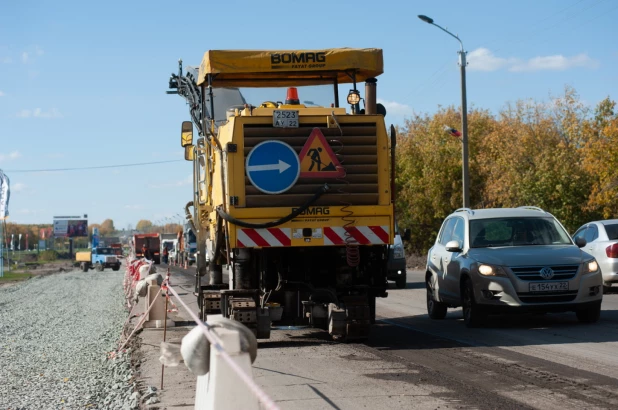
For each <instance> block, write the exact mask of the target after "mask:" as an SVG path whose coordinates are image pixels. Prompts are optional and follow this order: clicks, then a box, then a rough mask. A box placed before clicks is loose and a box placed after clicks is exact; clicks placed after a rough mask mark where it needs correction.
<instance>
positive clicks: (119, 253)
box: [109, 243, 124, 258]
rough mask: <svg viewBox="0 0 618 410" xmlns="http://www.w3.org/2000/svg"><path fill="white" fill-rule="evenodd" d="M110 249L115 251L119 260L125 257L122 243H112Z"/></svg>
mask: <svg viewBox="0 0 618 410" xmlns="http://www.w3.org/2000/svg"><path fill="white" fill-rule="evenodd" d="M109 247H110V248H112V249H113V250H114V253H115V254H116V256H118V257H119V258H122V257H123V256H124V253H123V250H122V244H121V243H112V244H111V245H110V246H109Z"/></svg>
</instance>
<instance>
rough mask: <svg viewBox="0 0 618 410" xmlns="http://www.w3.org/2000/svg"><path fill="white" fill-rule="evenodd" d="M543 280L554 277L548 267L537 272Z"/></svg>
mask: <svg viewBox="0 0 618 410" xmlns="http://www.w3.org/2000/svg"><path fill="white" fill-rule="evenodd" d="M539 272H540V273H541V277H542V278H543V279H551V278H553V277H554V271H553V270H552V268H550V267H549V266H546V267H544V268H543V269H541V270H540V271H539Z"/></svg>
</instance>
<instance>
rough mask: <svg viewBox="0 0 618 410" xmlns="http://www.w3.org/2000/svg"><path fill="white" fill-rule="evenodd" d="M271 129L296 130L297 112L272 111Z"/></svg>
mask: <svg viewBox="0 0 618 410" xmlns="http://www.w3.org/2000/svg"><path fill="white" fill-rule="evenodd" d="M273 127H275V128H298V110H274V111H273Z"/></svg>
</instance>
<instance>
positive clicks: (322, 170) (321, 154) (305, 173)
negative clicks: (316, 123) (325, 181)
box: [298, 128, 345, 178]
mask: <svg viewBox="0 0 618 410" xmlns="http://www.w3.org/2000/svg"><path fill="white" fill-rule="evenodd" d="M298 157H299V159H300V177H301V178H341V177H343V176H344V175H345V170H344V169H343V167H342V166H341V164H340V163H339V160H338V159H337V156H336V155H335V153H334V152H333V149H332V148H331V147H330V145H328V142H327V141H326V138H324V134H322V131H320V129H319V128H314V129H313V131H311V135H309V139H307V142H306V143H305V146H304V147H303V149H302V150H301V151H300V154H299V156H298Z"/></svg>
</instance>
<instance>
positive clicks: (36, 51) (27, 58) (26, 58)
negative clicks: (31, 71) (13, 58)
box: [21, 46, 44, 64]
mask: <svg viewBox="0 0 618 410" xmlns="http://www.w3.org/2000/svg"><path fill="white" fill-rule="evenodd" d="M43 54H44V52H43V50H42V49H41V47H39V46H34V47H33V48H31V51H22V53H21V62H22V63H24V64H28V63H32V62H34V56H37V57H40V56H42V55H43Z"/></svg>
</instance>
